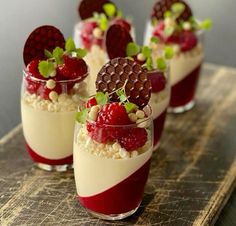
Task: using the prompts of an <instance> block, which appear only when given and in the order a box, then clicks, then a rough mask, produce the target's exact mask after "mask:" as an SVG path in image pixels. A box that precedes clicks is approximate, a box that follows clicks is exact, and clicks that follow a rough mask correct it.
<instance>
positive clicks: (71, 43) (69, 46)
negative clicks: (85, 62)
mask: <svg viewBox="0 0 236 226" xmlns="http://www.w3.org/2000/svg"><path fill="white" fill-rule="evenodd" d="M65 48H66V51H67V52H68V53H71V52H73V51H76V47H75V42H74V40H73V39H72V38H68V39H67V40H66V46H65Z"/></svg>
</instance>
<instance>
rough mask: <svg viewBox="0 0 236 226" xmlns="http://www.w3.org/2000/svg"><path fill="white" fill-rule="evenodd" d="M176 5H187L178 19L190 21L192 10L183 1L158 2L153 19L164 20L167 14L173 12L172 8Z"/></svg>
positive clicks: (154, 8)
mask: <svg viewBox="0 0 236 226" xmlns="http://www.w3.org/2000/svg"><path fill="white" fill-rule="evenodd" d="M174 3H182V4H184V5H185V10H184V12H183V13H182V14H181V15H180V16H179V17H178V18H177V21H181V20H183V21H186V20H189V19H190V17H191V16H192V10H191V8H190V7H189V6H188V5H187V4H186V3H185V2H184V1H182V0H158V1H157V2H156V4H155V5H154V7H153V12H152V15H151V17H152V19H157V20H163V19H164V15H165V12H166V11H168V10H171V6H172V5H173V4H174Z"/></svg>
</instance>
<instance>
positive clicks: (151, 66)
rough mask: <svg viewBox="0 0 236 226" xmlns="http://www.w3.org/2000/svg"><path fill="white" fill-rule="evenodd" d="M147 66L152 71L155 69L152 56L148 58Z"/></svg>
mask: <svg viewBox="0 0 236 226" xmlns="http://www.w3.org/2000/svg"><path fill="white" fill-rule="evenodd" d="M146 67H147V69H148V71H151V70H152V69H153V62H152V58H151V57H148V58H147V61H146Z"/></svg>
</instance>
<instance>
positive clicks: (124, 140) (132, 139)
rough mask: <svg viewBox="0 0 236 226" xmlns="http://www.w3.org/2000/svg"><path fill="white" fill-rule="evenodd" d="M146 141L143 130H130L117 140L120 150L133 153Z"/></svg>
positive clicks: (145, 132)
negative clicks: (123, 149)
mask: <svg viewBox="0 0 236 226" xmlns="http://www.w3.org/2000/svg"><path fill="white" fill-rule="evenodd" d="M146 141H147V131H146V130H145V129H144V128H132V129H130V130H129V131H127V133H125V134H123V136H122V137H120V138H119V139H118V142H119V143H120V145H121V147H122V148H125V149H126V150H127V151H134V150H136V149H138V148H141V147H142V146H144V145H145V143H146Z"/></svg>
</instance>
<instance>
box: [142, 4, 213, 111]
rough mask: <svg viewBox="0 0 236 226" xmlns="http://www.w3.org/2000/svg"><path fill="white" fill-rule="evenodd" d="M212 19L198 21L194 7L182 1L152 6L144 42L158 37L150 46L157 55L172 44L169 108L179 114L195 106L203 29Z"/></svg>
mask: <svg viewBox="0 0 236 226" xmlns="http://www.w3.org/2000/svg"><path fill="white" fill-rule="evenodd" d="M210 26H211V21H210V20H209V19H208V20H205V21H203V22H201V23H200V22H198V21H197V20H196V19H195V18H194V17H193V15H192V10H191V8H190V7H189V6H188V5H187V4H186V3H185V2H184V1H182V0H171V1H169V0H159V1H157V2H156V4H155V5H154V7H153V12H152V16H151V22H149V23H148V25H147V29H146V33H145V43H146V44H148V43H149V41H150V38H151V37H156V38H158V41H159V43H158V45H153V44H152V45H151V47H152V48H153V50H154V53H155V52H156V54H158V51H159V50H160V48H163V46H172V47H173V49H174V50H175V56H174V57H173V59H172V60H171V61H170V83H171V99H170V109H169V110H170V111H172V112H176V113H178V112H179V113H180V112H183V111H186V110H189V109H191V108H192V107H193V106H194V97H195V93H196V89H197V84H198V79H199V75H200V71H201V65H202V63H203V59H204V49H203V43H202V41H203V37H202V36H203V30H204V29H208V28H210Z"/></svg>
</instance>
